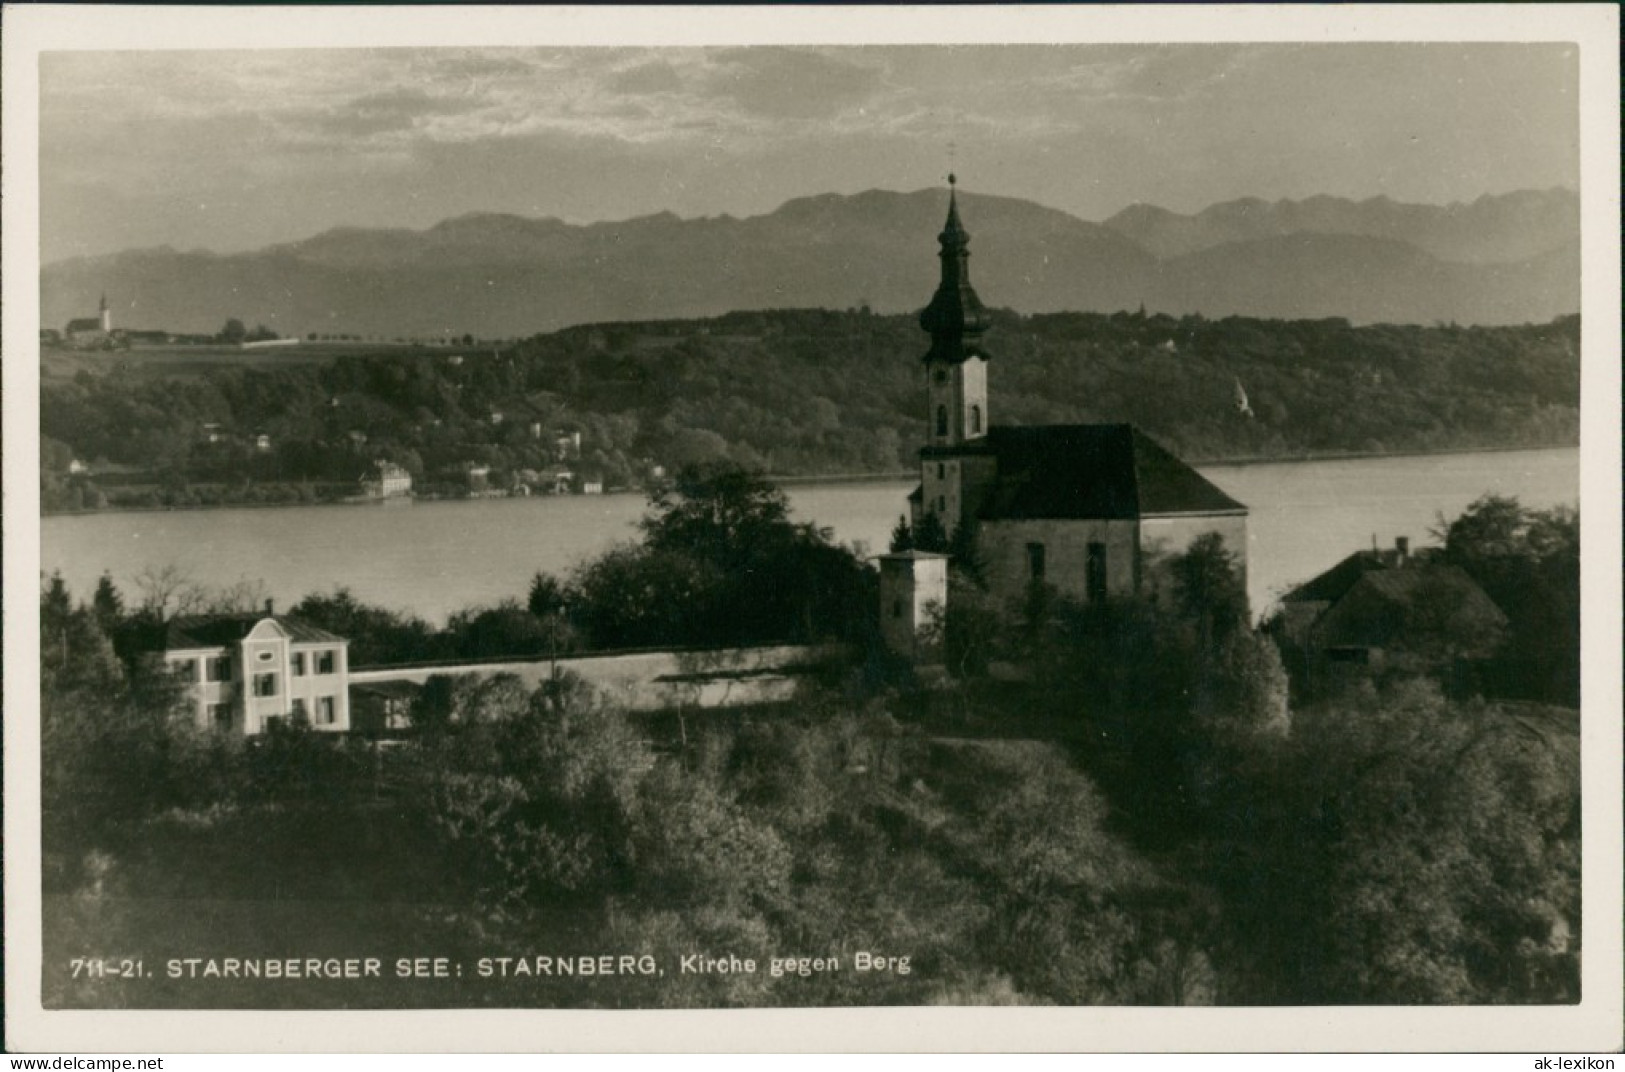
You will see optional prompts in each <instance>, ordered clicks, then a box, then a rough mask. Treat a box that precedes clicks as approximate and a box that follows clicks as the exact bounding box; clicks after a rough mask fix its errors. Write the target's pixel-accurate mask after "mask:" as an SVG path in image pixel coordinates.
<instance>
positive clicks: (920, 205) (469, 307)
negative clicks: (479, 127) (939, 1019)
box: [40, 189, 1580, 340]
mask: <svg viewBox="0 0 1625 1072" xmlns="http://www.w3.org/2000/svg"><path fill="white" fill-rule="evenodd" d="M959 198H960V200H959V204H960V209H961V212H962V214H963V217H964V224H965V226H966V227H968V228H969V229H970V232H971V235H972V240H971V255H972V258H973V259H972V274H973V276H974V278H975V279H976V282H977V288H978V291H979V293H980V294H981V296H982V298H983V300H984V301H988V302H991V303H993V304H995V305H1001V306H1006V307H1008V308H1011V309H1015V310H1018V311H1020V312H1022V313H1028V314H1037V313H1052V312H1057V311H1061V310H1068V309H1078V310H1084V311H1088V312H1099V313H1111V312H1115V311H1118V310H1123V309H1137V308H1139V307H1141V306H1142V305H1143V306H1144V307H1145V308H1147V309H1149V310H1151V311H1152V312H1164V313H1168V314H1169V315H1172V316H1182V315H1185V314H1200V315H1203V316H1206V317H1210V318H1212V317H1223V316H1232V315H1237V316H1254V317H1270V318H1279V319H1300V318H1317V317H1328V316H1337V317H1345V318H1347V319H1348V320H1350V321H1352V322H1354V323H1356V324H1361V323H1415V324H1432V323H1436V322H1440V323H1449V322H1452V321H1453V322H1457V323H1462V324H1519V323H1526V322H1544V321H1547V320H1550V319H1551V318H1553V317H1555V316H1561V315H1564V314H1568V313H1577V312H1579V310H1580V285H1579V284H1580V255H1579V248H1580V247H1579V242H1580V209H1579V198H1578V197H1577V196H1576V195H1575V194H1574V193H1573V192H1572V191H1569V190H1560V189H1559V190H1540V191H1535V190H1525V191H1516V192H1512V193H1506V194H1498V195H1493V196H1485V197H1481V198H1479V199H1478V200H1476V201H1474V202H1472V203H1471V204H1467V205H1407V204H1400V203H1398V202H1393V201H1389V200H1387V199H1385V198H1374V199H1371V200H1367V201H1350V200H1346V199H1343V198H1332V197H1318V198H1310V199H1309V200H1307V201H1302V202H1293V201H1281V202H1273V203H1268V202H1263V201H1256V200H1254V201H1236V202H1228V203H1225V204H1221V205H1215V206H1213V207H1212V208H1209V209H1206V210H1204V211H1203V212H1201V213H1199V214H1197V215H1195V216H1181V215H1178V214H1175V213H1171V212H1167V211H1165V210H1162V209H1157V208H1155V207H1154V206H1143V205H1142V206H1135V207H1134V208H1131V209H1127V210H1125V211H1124V212H1122V213H1119V214H1118V215H1116V216H1114V217H1112V218H1111V219H1109V220H1107V221H1105V222H1104V223H1093V222H1089V221H1087V220H1081V219H1079V218H1077V217H1076V216H1072V215H1070V214H1068V213H1065V212H1060V211H1057V210H1055V209H1052V208H1047V207H1045V206H1043V205H1039V204H1035V203H1034V202H1031V201H1024V200H1021V199H1018V198H1012V197H996V196H992V195H989V194H979V193H966V192H965V191H963V190H961V191H960V195H959ZM946 207H947V192H946V191H945V190H941V189H937V190H919V191H915V192H913V193H897V192H892V191H887V190H869V191H866V192H864V193H859V194H853V195H850V196H846V195H837V194H820V195H818V196H814V197H803V198H797V199H795V200H792V201H787V202H785V203H784V204H783V205H781V206H780V207H779V208H778V209H776V210H774V211H773V212H770V213H766V214H764V215H760V216H751V217H746V218H742V219H740V218H735V217H732V216H716V217H709V218H704V219H680V218H678V217H677V216H674V215H672V214H670V213H661V214H658V215H654V216H645V217H641V218H639V219H632V220H622V221H616V222H604V223H593V224H587V225H581V226H577V225H574V224H567V223H563V222H561V221H559V220H555V219H532V218H527V217H523V216H507V215H493V214H476V215H471V216H464V217H460V218H457V219H451V220H445V221H443V222H441V223H438V224H436V225H435V226H433V227H430V228H427V229H425V230H421V231H414V230H406V229H365V228H355V227H347V228H339V229H336V230H332V231H327V232H324V233H322V234H319V235H315V236H313V237H311V238H308V239H305V240H304V241H300V242H291V243H287V244H284V245H279V246H271V247H267V248H265V249H261V250H256V251H252V252H245V253H235V254H216V253H210V252H207V251H198V250H191V251H179V250H174V249H169V248H158V249H146V250H126V251H124V252H121V253H117V254H113V255H111V256H105V257H94V258H79V259H75V260H69V261H62V262H58V263H55V264H49V265H46V266H45V267H44V270H43V271H42V272H41V276H40V296H41V318H42V324H43V326H44V327H47V328H57V327H61V326H62V325H64V324H66V323H67V322H68V320H69V319H70V318H73V317H83V316H86V315H88V314H89V312H90V311H91V310H94V309H96V307H97V305H96V302H97V298H98V295H99V294H102V293H106V294H107V295H108V299H109V302H110V306H111V312H112V316H113V323H114V325H115V327H136V328H153V329H156V328H163V329H166V330H169V331H208V330H213V329H214V327H215V326H216V325H217V324H218V323H219V318H220V317H221V316H222V315H232V316H241V317H244V318H245V319H246V320H247V321H248V322H250V323H262V324H265V325H267V326H268V327H269V328H270V329H271V330H274V331H276V332H277V333H279V334H281V335H297V336H299V337H301V338H303V337H306V336H308V335H309V333H311V332H317V333H330V332H341V333H351V334H360V335H366V336H384V337H388V338H392V339H393V338H395V337H397V336H407V337H433V338H438V339H443V340H449V339H454V338H461V337H462V336H464V335H465V334H469V333H472V334H474V335H477V336H485V337H516V336H526V335H530V334H533V333H535V332H537V331H550V330H554V329H557V328H563V327H568V326H570V325H574V324H582V323H592V322H603V321H624V320H657V319H668V318H684V319H692V318H697V317H710V316H719V315H722V314H724V313H726V312H728V311H730V310H738V309H782V308H825V309H846V308H849V307H855V306H863V305H867V306H868V307H870V308H872V309H874V310H876V311H877V312H886V313H897V312H904V311H907V310H909V309H915V308H918V307H919V305H920V304H921V303H923V302H924V301H925V300H926V298H927V297H929V295H930V293H931V289H932V287H933V286H934V284H935V281H936V273H937V265H936V252H937V250H936V242H935V236H936V234H937V232H938V230H940V229H941V226H942V219H943V212H944V210H945V209H946Z"/></svg>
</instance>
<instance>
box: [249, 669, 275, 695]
mask: <svg viewBox="0 0 1625 1072" xmlns="http://www.w3.org/2000/svg"><path fill="white" fill-rule="evenodd" d="M254 695H255V696H275V695H276V675H275V674H255V675H254Z"/></svg>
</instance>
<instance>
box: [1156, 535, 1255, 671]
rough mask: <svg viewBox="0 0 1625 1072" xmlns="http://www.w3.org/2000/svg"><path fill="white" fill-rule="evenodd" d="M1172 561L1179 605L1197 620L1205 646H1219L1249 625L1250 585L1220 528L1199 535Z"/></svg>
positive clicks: (1184, 612)
mask: <svg viewBox="0 0 1625 1072" xmlns="http://www.w3.org/2000/svg"><path fill="white" fill-rule="evenodd" d="M1168 565H1169V570H1170V572H1171V573H1172V575H1173V579H1174V598H1175V601H1176V605H1177V606H1178V607H1179V609H1180V611H1181V612H1182V613H1183V614H1184V615H1185V616H1186V617H1188V618H1189V619H1191V620H1192V621H1193V622H1195V623H1196V626H1197V632H1198V636H1199V638H1200V641H1201V644H1202V648H1203V650H1206V651H1212V650H1215V646H1216V645H1217V644H1220V643H1222V642H1223V641H1224V640H1225V639H1226V638H1227V637H1228V636H1229V635H1230V634H1231V633H1232V632H1234V631H1235V630H1237V629H1241V628H1245V627H1246V625H1247V620H1248V618H1249V617H1250V613H1249V611H1248V609H1247V587H1246V585H1245V584H1244V583H1243V582H1242V578H1241V567H1240V560H1239V559H1238V558H1237V557H1236V555H1235V553H1234V552H1232V551H1230V550H1229V549H1228V548H1226V547H1225V545H1224V537H1223V536H1221V535H1219V534H1218V533H1217V532H1209V533H1205V534H1203V535H1201V536H1198V537H1197V538H1196V539H1194V540H1192V541H1191V543H1190V546H1189V547H1187V548H1186V549H1185V551H1184V553H1182V554H1178V555H1175V556H1174V557H1173V558H1172V559H1171V560H1170V562H1169V564H1168Z"/></svg>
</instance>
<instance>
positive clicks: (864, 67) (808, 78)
mask: <svg viewBox="0 0 1625 1072" xmlns="http://www.w3.org/2000/svg"><path fill="white" fill-rule="evenodd" d="M881 75H882V72H881V71H880V70H879V69H878V68H876V67H873V66H870V65H868V64H865V63H862V62H859V61H857V60H856V58H854V59H847V58H844V57H836V56H833V55H830V54H827V53H822V52H814V51H809V50H805V49H792V48H738V49H726V50H724V51H722V52H719V53H717V54H716V55H715V57H714V63H713V66H712V68H711V71H710V74H709V77H708V78H707V80H706V82H707V88H708V89H709V90H710V92H711V93H713V94H714V95H716V96H719V97H722V98H727V99H732V100H733V101H735V102H737V103H738V105H739V106H740V107H741V108H743V109H744V110H745V111H746V112H748V113H751V114H754V115H759V116H766V117H770V118H777V119H820V118H828V117H830V116H834V115H837V114H840V113H842V112H845V111H848V110H849V109H851V108H853V107H854V106H855V105H857V104H859V103H861V102H863V101H865V100H867V99H868V98H869V97H870V96H872V95H873V93H874V92H875V90H876V89H878V88H879V86H880V84H881Z"/></svg>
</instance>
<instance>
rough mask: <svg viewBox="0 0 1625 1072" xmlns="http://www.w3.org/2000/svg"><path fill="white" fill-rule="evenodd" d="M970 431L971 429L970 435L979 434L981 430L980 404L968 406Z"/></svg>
mask: <svg viewBox="0 0 1625 1072" xmlns="http://www.w3.org/2000/svg"><path fill="white" fill-rule="evenodd" d="M970 431H971V435H979V434H980V433H981V431H982V407H981V406H972V407H971V408H970Z"/></svg>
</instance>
